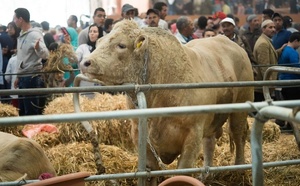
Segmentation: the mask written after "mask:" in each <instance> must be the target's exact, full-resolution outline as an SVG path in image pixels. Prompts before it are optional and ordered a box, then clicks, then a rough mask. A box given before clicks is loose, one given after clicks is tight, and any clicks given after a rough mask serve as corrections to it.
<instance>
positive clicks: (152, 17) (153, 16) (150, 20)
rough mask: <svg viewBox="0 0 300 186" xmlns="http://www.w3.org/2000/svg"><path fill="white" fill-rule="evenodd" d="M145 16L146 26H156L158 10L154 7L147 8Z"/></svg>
mask: <svg viewBox="0 0 300 186" xmlns="http://www.w3.org/2000/svg"><path fill="white" fill-rule="evenodd" d="M146 14H147V18H146V21H147V25H148V27H158V26H159V25H158V23H159V20H160V18H159V11H158V10H156V9H152V8H151V9H149V10H148V11H147V13H146Z"/></svg>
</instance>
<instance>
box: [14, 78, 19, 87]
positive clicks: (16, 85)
mask: <svg viewBox="0 0 300 186" xmlns="http://www.w3.org/2000/svg"><path fill="white" fill-rule="evenodd" d="M18 87H19V78H16V80H15V82H14V88H15V89H17V88H18Z"/></svg>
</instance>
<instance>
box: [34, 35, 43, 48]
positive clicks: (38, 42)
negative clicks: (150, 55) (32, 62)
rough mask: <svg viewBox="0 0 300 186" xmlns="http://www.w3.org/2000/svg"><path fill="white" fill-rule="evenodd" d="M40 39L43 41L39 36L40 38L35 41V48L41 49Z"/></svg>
mask: <svg viewBox="0 0 300 186" xmlns="http://www.w3.org/2000/svg"><path fill="white" fill-rule="evenodd" d="M40 41H41V38H39V39H38V40H37V41H36V42H35V45H34V49H35V50H39V49H40Z"/></svg>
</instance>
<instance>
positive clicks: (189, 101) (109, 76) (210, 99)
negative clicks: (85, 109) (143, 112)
mask: <svg viewBox="0 0 300 186" xmlns="http://www.w3.org/2000/svg"><path fill="white" fill-rule="evenodd" d="M97 45H98V46H97V49H96V50H95V51H94V52H93V53H92V54H91V55H90V57H89V58H88V59H87V60H86V61H83V62H81V69H82V71H83V73H84V74H85V75H86V76H87V77H89V78H90V79H98V80H99V81H101V82H102V84H103V85H122V84H125V83H135V84H170V83H201V82H235V81H253V72H252V68H251V63H250V61H249V59H248V57H247V54H246V52H245V51H244V50H243V49H242V48H241V47H240V46H238V45H237V44H235V43H234V42H232V41H231V40H229V39H228V38H226V37H225V36H216V37H214V38H209V39H199V40H193V41H191V42H189V43H188V44H186V45H181V44H180V43H179V42H178V41H177V39H176V38H175V37H174V36H173V35H171V34H169V33H168V32H166V31H163V30H161V29H159V28H145V29H140V28H138V27H137V25H136V24H135V23H134V22H133V21H129V20H124V21H121V22H119V23H118V24H116V25H115V27H114V29H113V30H112V31H111V33H110V34H108V35H106V36H105V37H103V38H101V39H100V40H99V41H98V43H97ZM145 95H146V99H147V105H148V107H150V108H155V107H175V106H189V105H207V104H222V103H240V102H246V101H252V100H253V88H252V87H243V88H239V87H237V88H232V87H229V88H213V89H209V88H207V89H182V90H162V91H161V90H160V91H157V90H155V91H154V90H149V91H147V92H145ZM228 118H229V120H228V121H229V130H230V138H231V142H234V144H233V143H231V147H232V149H233V147H235V150H236V156H235V164H243V163H244V146H245V139H246V136H247V130H248V123H247V113H246V112H236V113H231V114H214V113H211V114H195V115H183V116H174V117H157V118H151V119H150V120H149V125H148V128H149V130H148V131H149V139H150V143H151V144H152V146H153V147H154V149H155V151H156V152H157V154H158V155H159V157H160V158H161V160H162V161H163V162H164V163H166V164H170V163H172V162H173V161H174V160H175V159H176V158H177V157H178V156H179V155H180V158H179V160H178V165H177V167H178V168H191V167H193V165H194V163H195V160H196V159H197V158H198V157H199V153H200V149H201V144H203V151H204V165H205V166H211V165H212V158H213V153H214V148H215V138H218V137H220V136H221V135H222V125H223V124H224V122H225V121H226V120H227V119H228ZM137 135H138V128H137V124H136V123H134V124H133V126H132V137H133V140H134V142H135V144H137V139H138V137H137ZM147 166H148V167H149V168H150V169H151V170H157V169H159V165H158V162H157V160H156V158H155V156H154V155H153V153H152V152H151V150H149V145H148V151H147ZM156 184H157V183H156V180H154V179H152V182H151V185H156Z"/></svg>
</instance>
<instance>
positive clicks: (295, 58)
mask: <svg viewBox="0 0 300 186" xmlns="http://www.w3.org/2000/svg"><path fill="white" fill-rule="evenodd" d="M299 46H300V32H294V33H293V34H292V35H291V37H290V38H289V42H288V44H287V46H286V47H285V48H284V49H283V51H282V54H281V56H280V58H279V61H278V64H280V65H286V66H288V67H300V63H299V54H298V52H297V51H296V50H297V48H299ZM278 77H279V80H293V79H300V74H291V73H279V75H278ZM281 92H282V96H283V98H284V99H285V100H293V99H300V94H299V93H300V87H286V88H282V90H281Z"/></svg>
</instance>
